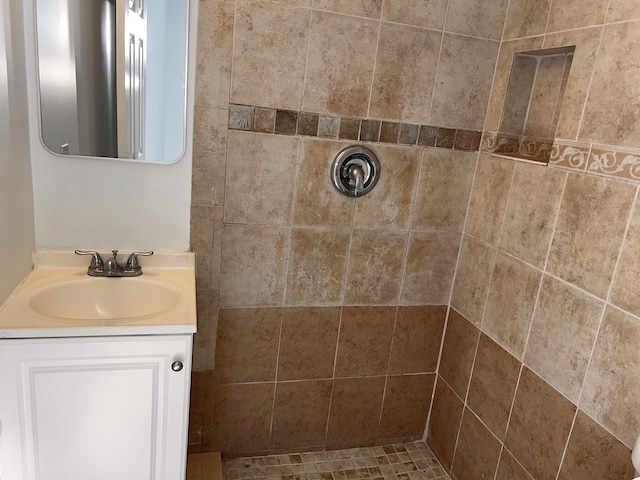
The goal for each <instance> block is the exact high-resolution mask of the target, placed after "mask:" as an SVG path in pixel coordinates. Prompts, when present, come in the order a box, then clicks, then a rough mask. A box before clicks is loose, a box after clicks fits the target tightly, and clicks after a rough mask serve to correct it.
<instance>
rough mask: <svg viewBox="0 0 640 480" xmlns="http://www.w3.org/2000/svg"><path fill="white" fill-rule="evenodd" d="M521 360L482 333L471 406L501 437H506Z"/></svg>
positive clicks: (470, 400)
mask: <svg viewBox="0 0 640 480" xmlns="http://www.w3.org/2000/svg"><path fill="white" fill-rule="evenodd" d="M520 366H521V364H520V362H519V361H518V360H517V359H516V358H515V357H513V356H512V355H511V354H510V353H509V352H507V351H506V350H504V349H503V348H501V347H500V346H499V345H498V344H497V343H495V342H494V341H493V340H491V339H490V338H489V337H487V336H486V335H481V336H480V342H479V343H478V352H477V353H476V359H475V363H474V366H473V374H472V376H471V383H470V385H469V396H468V397H467V405H468V406H469V408H471V409H472V410H473V412H474V413H475V414H476V415H477V416H478V417H480V419H481V420H482V421H483V422H484V424H485V425H486V426H487V427H488V428H489V429H490V430H491V431H492V432H493V434H494V435H495V436H497V437H498V438H499V439H500V440H504V434H505V432H506V430H507V421H508V420H509V414H510V413H511V403H512V402H513V396H514V395H515V393H516V385H517V384H518V377H519V376H520Z"/></svg>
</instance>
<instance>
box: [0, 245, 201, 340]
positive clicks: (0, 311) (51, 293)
mask: <svg viewBox="0 0 640 480" xmlns="http://www.w3.org/2000/svg"><path fill="white" fill-rule="evenodd" d="M88 263H89V262H88V258H87V257H80V256H78V255H75V254H74V253H73V252H68V251H49V250H47V251H38V252H36V253H35V255H34V269H33V271H32V272H31V273H30V274H29V275H27V277H26V278H25V279H24V280H23V281H22V283H21V284H20V285H19V286H18V287H17V288H16V289H15V290H14V292H13V293H12V294H11V295H10V296H9V298H8V299H7V300H6V302H5V303H4V304H3V305H2V306H0V338H42V337H88V336H114V335H169V334H183V333H184V334H192V333H195V331H196V293H195V291H196V289H195V255H194V254H193V253H189V252H167V253H155V254H154V255H153V256H151V257H145V258H144V259H142V258H141V259H140V264H141V266H142V271H143V274H142V275H141V276H139V277H132V278H104V277H89V276H88V275H87V267H88ZM87 312H88V313H87Z"/></svg>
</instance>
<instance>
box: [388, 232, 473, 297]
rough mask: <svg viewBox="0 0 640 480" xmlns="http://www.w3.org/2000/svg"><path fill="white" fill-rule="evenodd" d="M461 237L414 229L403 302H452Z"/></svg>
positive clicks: (455, 234) (402, 288)
mask: <svg viewBox="0 0 640 480" xmlns="http://www.w3.org/2000/svg"><path fill="white" fill-rule="evenodd" d="M460 239H461V235H460V234H459V233H452V232H437V231H436V232H415V231H413V232H411V235H410V236H409V251H408V252H407V260H406V265H405V267H404V272H403V277H402V287H401V290H400V303H401V304H405V305H406V304H409V305H411V304H427V305H439V304H446V303H448V302H449V299H450V297H451V286H452V285H453V275H454V273H455V267H456V261H457V259H458V251H459V249H460Z"/></svg>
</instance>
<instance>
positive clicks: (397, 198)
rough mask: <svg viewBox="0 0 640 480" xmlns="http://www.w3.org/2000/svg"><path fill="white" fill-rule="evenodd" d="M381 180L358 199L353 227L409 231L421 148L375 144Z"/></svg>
mask: <svg viewBox="0 0 640 480" xmlns="http://www.w3.org/2000/svg"><path fill="white" fill-rule="evenodd" d="M374 153H375V154H376V156H377V157H378V160H379V162H380V179H379V180H378V183H377V184H376V186H375V187H374V189H373V190H371V192H369V193H368V194H367V195H365V196H364V197H360V198H358V199H357V200H356V211H355V219H354V222H353V226H354V228H392V229H396V230H408V229H409V224H410V221H411V208H412V206H413V202H414V199H415V192H416V184H417V183H418V172H419V171H420V155H421V152H420V149H417V148H411V147H400V146H387V145H376V146H375V147H374Z"/></svg>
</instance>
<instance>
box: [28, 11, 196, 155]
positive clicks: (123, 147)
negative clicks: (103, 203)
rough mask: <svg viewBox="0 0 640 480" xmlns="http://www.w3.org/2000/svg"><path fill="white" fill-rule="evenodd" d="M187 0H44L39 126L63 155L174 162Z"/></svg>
mask: <svg viewBox="0 0 640 480" xmlns="http://www.w3.org/2000/svg"><path fill="white" fill-rule="evenodd" d="M188 3H189V2H188V0H35V7H36V31H37V58H38V80H39V97H40V132H41V139H42V142H43V144H44V145H45V146H46V148H47V149H49V150H50V151H51V152H53V153H56V154H59V155H77V156H87V157H109V158H120V159H128V160H138V161H149V162H157V163H173V162H175V161H177V160H178V159H179V158H180V157H181V156H182V154H183V151H184V148H185V135H186V133H185V132H186V72H187V34H188V31H187V30H188V28H187V23H188V18H189V16H188V13H189V12H188V9H189V6H188Z"/></svg>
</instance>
